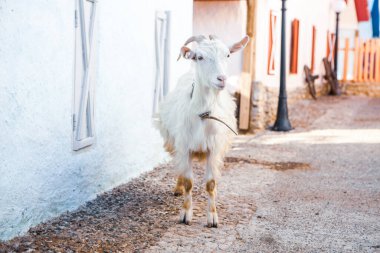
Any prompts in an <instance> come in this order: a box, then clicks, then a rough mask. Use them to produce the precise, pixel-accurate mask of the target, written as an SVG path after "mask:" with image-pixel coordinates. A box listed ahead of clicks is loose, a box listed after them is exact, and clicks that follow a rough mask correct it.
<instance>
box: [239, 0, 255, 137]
mask: <svg viewBox="0 0 380 253" xmlns="http://www.w3.org/2000/svg"><path fill="white" fill-rule="evenodd" d="M256 9H257V0H247V35H248V36H249V37H250V41H249V43H248V45H247V47H246V48H245V49H244V52H243V72H242V74H241V90H240V112H239V129H241V130H248V129H249V121H250V109H251V88H252V81H253V80H254V79H255V66H254V65H255V58H256V52H255V45H256V38H255V36H256Z"/></svg>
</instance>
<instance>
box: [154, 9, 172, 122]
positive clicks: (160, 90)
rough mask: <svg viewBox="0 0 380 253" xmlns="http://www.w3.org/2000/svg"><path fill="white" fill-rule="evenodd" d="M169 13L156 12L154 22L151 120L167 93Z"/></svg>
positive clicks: (156, 113) (155, 115)
mask: <svg viewBox="0 0 380 253" xmlns="http://www.w3.org/2000/svg"><path fill="white" fill-rule="evenodd" d="M169 28H170V12H169V11H157V12H156V20H155V49H156V79H155V86H154V93H153V118H156V117H157V115H158V112H159V108H158V107H159V103H160V102H161V101H162V99H163V98H164V96H165V95H166V94H167V93H168V92H169V58H170V55H169V53H170V52H169V31H170V29H169Z"/></svg>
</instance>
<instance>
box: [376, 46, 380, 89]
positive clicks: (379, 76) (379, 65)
mask: <svg viewBox="0 0 380 253" xmlns="http://www.w3.org/2000/svg"><path fill="white" fill-rule="evenodd" d="M375 66H376V70H375V79H376V82H380V39H377V40H376V63H375Z"/></svg>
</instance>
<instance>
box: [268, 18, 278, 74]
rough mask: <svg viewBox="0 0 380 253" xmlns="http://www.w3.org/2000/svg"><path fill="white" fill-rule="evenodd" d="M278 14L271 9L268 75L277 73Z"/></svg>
mask: <svg viewBox="0 0 380 253" xmlns="http://www.w3.org/2000/svg"><path fill="white" fill-rule="evenodd" d="M276 20H277V16H276V15H274V14H273V13H272V11H270V16H269V46H268V75H274V74H275V70H276V68H275V62H276V61H275V53H276V44H277V36H276V34H277V26H276Z"/></svg>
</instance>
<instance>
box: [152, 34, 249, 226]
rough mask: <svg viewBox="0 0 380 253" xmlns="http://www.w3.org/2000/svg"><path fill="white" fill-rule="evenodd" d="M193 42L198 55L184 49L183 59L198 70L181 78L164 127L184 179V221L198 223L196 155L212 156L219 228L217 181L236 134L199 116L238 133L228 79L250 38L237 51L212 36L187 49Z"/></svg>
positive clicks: (213, 216)
mask: <svg viewBox="0 0 380 253" xmlns="http://www.w3.org/2000/svg"><path fill="white" fill-rule="evenodd" d="M189 41H190V42H191V41H196V42H197V46H196V47H195V48H194V49H192V50H190V49H189V48H187V47H185V46H184V47H182V49H181V55H182V56H183V57H184V58H187V59H190V60H192V68H191V70H190V71H189V72H188V73H186V74H184V75H183V76H182V77H181V78H180V79H179V81H178V84H177V86H176V88H175V89H174V91H173V92H171V93H170V94H169V95H168V96H167V97H166V98H165V100H164V101H163V102H162V103H161V105H160V115H159V117H160V127H159V128H160V132H161V135H162V136H163V138H164V141H165V148H166V149H167V151H168V152H170V153H171V154H172V155H173V157H174V163H175V166H176V167H177V169H178V173H179V176H180V178H179V179H178V184H177V188H178V187H179V188H181V189H180V190H182V191H183V193H184V195H185V203H184V206H183V210H182V212H181V216H180V220H181V222H184V223H186V224H189V223H190V220H191V218H192V199H191V189H192V179H193V175H192V167H191V161H192V158H193V156H194V155H198V156H199V155H200V154H202V155H204V156H206V157H207V162H206V180H207V187H206V188H207V191H208V193H209V207H208V214H207V217H208V218H207V224H208V225H209V226H213V227H216V226H217V223H218V218H217V213H216V208H215V195H216V178H217V177H218V175H219V168H220V167H221V166H222V163H223V158H224V156H225V153H226V151H227V149H228V147H229V146H230V143H231V140H232V137H233V135H234V133H233V132H232V131H231V130H230V129H228V127H226V126H225V125H223V124H222V123H220V122H217V121H214V120H210V119H203V120H202V119H201V118H200V116H199V115H200V114H202V113H204V112H208V111H209V112H211V113H210V115H211V116H214V117H217V118H219V119H221V120H223V121H224V122H225V123H226V124H227V125H229V126H230V127H231V128H232V129H234V130H235V131H236V118H235V110H236V104H235V102H234V99H233V97H232V96H231V95H230V94H229V93H228V91H227V90H225V89H223V88H224V87H225V84H226V83H225V82H226V78H227V77H226V66H227V61H228V57H230V54H231V53H233V52H235V51H237V50H239V49H241V48H244V47H245V45H246V44H247V42H248V37H247V36H246V37H244V38H243V40H242V41H240V42H238V43H236V44H234V45H233V46H232V47H231V48H228V47H227V46H226V45H224V44H223V43H222V42H221V41H220V40H218V39H216V38H215V37H214V36H210V39H206V38H205V37H203V36H197V37H192V38H190V39H189V40H188V41H187V42H186V43H185V45H186V44H187V43H189ZM209 186H210V187H211V186H212V187H211V188H210V187H209ZM182 188H183V189H182ZM177 190H178V189H177Z"/></svg>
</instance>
